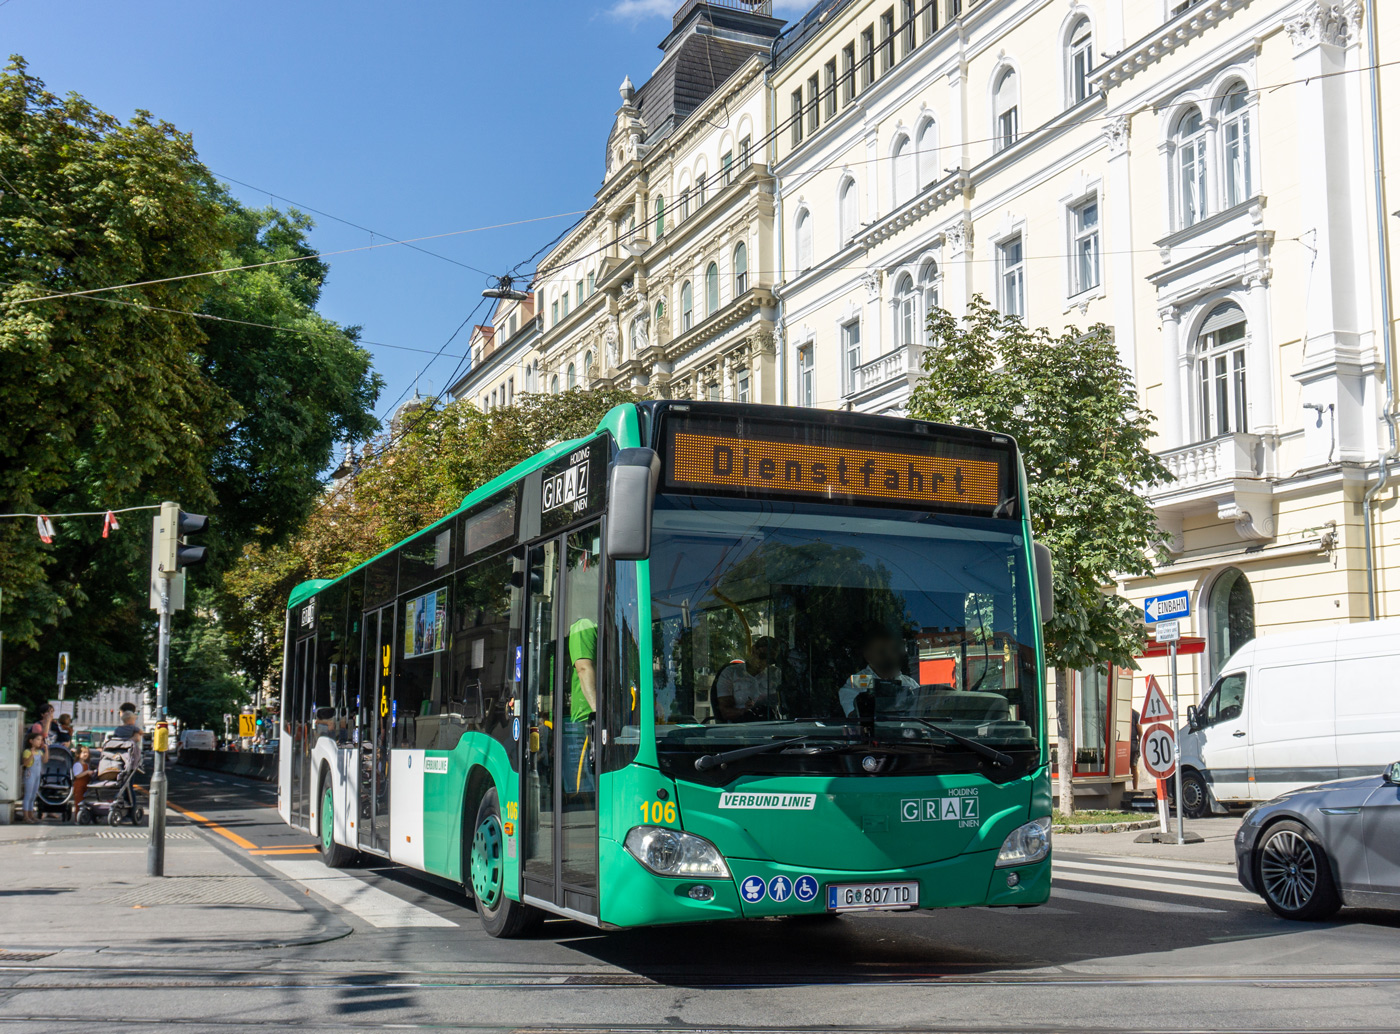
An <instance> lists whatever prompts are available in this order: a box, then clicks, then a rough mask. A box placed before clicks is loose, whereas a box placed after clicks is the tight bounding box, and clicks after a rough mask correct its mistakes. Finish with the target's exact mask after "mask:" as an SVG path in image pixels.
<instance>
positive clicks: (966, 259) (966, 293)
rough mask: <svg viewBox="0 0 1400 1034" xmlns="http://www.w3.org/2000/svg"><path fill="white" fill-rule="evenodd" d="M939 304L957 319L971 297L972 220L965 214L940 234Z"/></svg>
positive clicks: (964, 310) (963, 313)
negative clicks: (941, 239)
mask: <svg viewBox="0 0 1400 1034" xmlns="http://www.w3.org/2000/svg"><path fill="white" fill-rule="evenodd" d="M943 255H944V263H943V297H942V302H943V307H944V308H945V309H947V310H948V311H949V312H951V313H952V314H953V315H954V316H956V317H957V318H958V319H962V318H963V317H964V316H965V315H966V314H967V303H968V301H969V300H971V298H972V221H971V220H970V219H968V218H967V216H966V215H963V216H961V217H960V218H959V219H958V221H957V222H955V223H954V224H953V225H952V226H950V227H948V229H947V230H946V231H945V232H944V234H943Z"/></svg>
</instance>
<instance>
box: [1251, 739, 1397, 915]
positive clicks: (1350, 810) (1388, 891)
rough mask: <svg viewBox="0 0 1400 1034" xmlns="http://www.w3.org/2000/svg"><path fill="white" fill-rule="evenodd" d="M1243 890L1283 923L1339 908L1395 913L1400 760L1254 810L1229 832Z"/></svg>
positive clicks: (1305, 790)
mask: <svg viewBox="0 0 1400 1034" xmlns="http://www.w3.org/2000/svg"><path fill="white" fill-rule="evenodd" d="M1235 866H1236V870H1237V872H1238V875H1239V878H1240V882H1241V883H1242V884H1244V886H1245V888H1246V889H1247V890H1251V891H1253V892H1254V893H1256V894H1258V895H1260V896H1261V897H1263V899H1264V901H1265V903H1266V904H1267V905H1268V906H1269V907H1270V908H1271V909H1273V910H1274V912H1276V913H1277V914H1278V915H1280V916H1283V917H1284V918H1285V919H1325V918H1327V917H1328V916H1330V915H1332V914H1334V913H1335V912H1336V911H1337V909H1339V908H1341V907H1342V906H1343V905H1358V906H1366V907H1371V908H1396V909H1400V761H1397V762H1395V763H1394V764H1392V765H1389V766H1388V767H1386V769H1385V770H1384V771H1382V772H1381V773H1379V774H1377V775H1370V776H1363V777H1360V778H1356V779H1339V780H1336V781H1335V782H1330V783H1322V784H1321V785H1318V786H1309V787H1306V788H1304V789H1301V790H1295V791H1293V792H1292V793H1288V794H1285V795H1284V796H1282V797H1279V798H1278V799H1276V800H1272V801H1269V802H1268V803H1267V804H1262V805H1260V806H1259V807H1257V808H1253V809H1251V810H1250V811H1249V813H1248V814H1246V815H1245V818H1244V822H1243V823H1241V824H1240V828H1239V830H1238V831H1237V832H1236V833H1235Z"/></svg>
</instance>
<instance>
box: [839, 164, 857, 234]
mask: <svg viewBox="0 0 1400 1034" xmlns="http://www.w3.org/2000/svg"><path fill="white" fill-rule="evenodd" d="M837 197H838V203H837V206H836V210H837V217H838V220H839V222H840V226H839V229H840V231H841V242H840V243H841V247H843V248H844V247H845V246H846V245H847V244H849V243H850V242H851V238H852V237H854V236H855V235H856V230H858V229H860V192H859V191H857V190H856V181H855V180H853V179H848V180H845V181H844V182H842V184H841V190H840V193H839V194H838V195H837Z"/></svg>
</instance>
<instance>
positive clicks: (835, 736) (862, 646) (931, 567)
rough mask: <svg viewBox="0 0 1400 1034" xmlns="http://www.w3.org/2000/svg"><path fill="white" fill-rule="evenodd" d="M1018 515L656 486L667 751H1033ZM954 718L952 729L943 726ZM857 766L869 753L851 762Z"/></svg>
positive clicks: (827, 759)
mask: <svg viewBox="0 0 1400 1034" xmlns="http://www.w3.org/2000/svg"><path fill="white" fill-rule="evenodd" d="M1026 552H1027V550H1026V543H1025V541H1024V538H1023V535H1022V525H1021V523H1020V522H1019V521H1016V520H1006V519H996V518H987V517H967V516H954V515H946V514H931V513H927V512H918V511H908V510H892V509H873V508H866V507H860V508H854V507H849V506H835V505H820V504H812V503H806V502H793V503H783V502H754V501H748V500H728V499H716V498H708V497H697V496H688V497H662V498H661V499H659V500H658V503H657V510H656V513H655V522H654V538H653V543H652V552H651V564H650V568H651V593H652V621H653V632H652V643H653V651H654V657H653V673H654V678H653V684H654V686H655V707H656V716H657V750H658V755H659V757H660V759H661V762H662V764H663V766H664V767H667V768H669V769H670V770H671V771H672V772H673V773H674V774H675V775H677V776H678V777H683V778H692V779H693V778H696V771H695V765H694V760H695V759H696V758H697V757H699V756H701V755H703V754H713V753H714V752H716V751H725V750H729V749H732V748H739V747H746V746H754V745H758V744H763V743H765V742H770V741H772V742H774V743H775V747H776V746H777V744H776V741H778V740H798V739H799V738H802V737H805V738H806V739H802V740H800V742H795V743H792V744H790V745H787V746H785V747H782V748H781V749H775V750H774V751H772V752H764V753H761V754H751V755H750V756H748V757H745V758H744V759H743V760H742V761H739V762H737V763H736V765H735V766H726V769H727V774H726V775H725V776H724V778H732V776H733V775H734V774H735V770H736V769H737V771H741V772H784V771H798V772H821V771H825V772H828V773H832V772H839V771H842V770H844V769H845V768H846V767H849V763H850V761H849V760H842V759H845V758H846V757H847V755H850V754H852V753H855V757H854V761H856V762H859V761H860V760H861V758H862V757H863V756H864V757H866V758H867V768H866V769H865V771H866V772H870V771H871V768H870V767H869V765H871V764H884V762H870V761H868V758H869V756H870V755H871V754H872V752H873V753H874V754H877V755H881V756H884V757H888V758H889V759H890V764H889V766H888V770H889V771H891V772H895V771H897V772H900V773H913V772H925V771H938V772H956V771H965V772H972V771H986V770H987V766H988V764H989V762H988V761H987V760H986V758H985V757H984V756H983V754H987V753H991V752H982V754H979V753H978V752H976V751H974V750H971V749H969V748H968V747H967V746H966V744H962V745H959V743H958V742H957V737H963V738H966V739H973V740H977V741H979V742H981V743H985V744H987V745H988V746H992V747H995V748H996V749H997V751H1000V752H1002V753H1003V754H1004V755H1009V756H1011V757H1012V758H1014V759H1015V765H1014V766H1013V767H1014V768H1015V769H1016V771H1015V772H1014V773H1013V772H1010V771H1007V772H1005V773H998V774H997V775H998V777H1000V776H1001V775H1002V774H1004V775H1006V776H1007V777H1011V776H1012V775H1019V774H1024V773H1025V771H1027V769H1028V768H1029V767H1031V766H1033V765H1034V764H1035V763H1036V761H1037V760H1038V758H1039V753H1040V752H1039V741H1038V735H1037V730H1038V728H1039V720H1040V715H1039V701H1040V699H1041V691H1040V678H1039V672H1038V668H1037V662H1036V657H1037V655H1036V648H1035V643H1036V635H1035V631H1034V624H1033V622H1034V617H1033V611H1032V607H1031V593H1032V591H1033V586H1032V581H1031V575H1030V572H1029V570H1028V569H1027V563H1026ZM950 732H951V733H954V734H956V736H949V735H948V733H950ZM855 771H857V772H859V771H860V769H859V768H858V767H857V768H856V770H855Z"/></svg>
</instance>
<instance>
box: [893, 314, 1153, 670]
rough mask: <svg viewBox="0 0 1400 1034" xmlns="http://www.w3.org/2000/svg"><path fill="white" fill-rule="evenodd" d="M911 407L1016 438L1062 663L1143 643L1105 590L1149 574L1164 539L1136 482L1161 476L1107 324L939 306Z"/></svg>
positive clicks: (1114, 657)
mask: <svg viewBox="0 0 1400 1034" xmlns="http://www.w3.org/2000/svg"><path fill="white" fill-rule="evenodd" d="M929 331H930V335H931V338H930V339H931V340H932V341H935V342H937V344H935V345H934V346H933V347H931V348H930V349H929V350H928V351H927V352H926V353H925V356H924V376H923V378H922V379H921V380H920V382H919V383H918V385H916V387H915V389H914V393H913V397H912V399H911V401H910V406H909V413H910V415H911V416H915V417H918V418H920V419H925V420H937V421H942V422H945V423H954V424H964V425H970V426H976V427H985V428H988V429H990V430H994V431H1000V432H1003V433H1005V434H1009V435H1012V436H1014V437H1015V439H1016V441H1017V443H1018V445H1019V446H1020V449H1021V458H1022V460H1023V462H1024V463H1025V466H1026V481H1027V487H1028V491H1029V494H1030V507H1031V525H1032V527H1033V529H1034V531H1035V536H1036V541H1038V542H1041V543H1044V544H1045V545H1047V546H1049V547H1050V551H1051V553H1052V554H1053V556H1054V566H1055V618H1054V620H1053V621H1051V622H1050V623H1049V624H1048V625H1046V626H1045V648H1046V653H1047V657H1048V660H1049V663H1051V664H1053V665H1055V666H1056V667H1059V668H1066V669H1070V670H1074V669H1079V668H1084V667H1087V666H1089V665H1094V664H1118V665H1129V664H1132V663H1133V657H1134V656H1136V655H1137V654H1138V653H1139V652H1140V650H1141V649H1142V644H1143V634H1142V624H1141V621H1140V619H1139V617H1138V615H1137V612H1136V610H1134V609H1133V608H1132V607H1131V606H1129V604H1128V602H1127V601H1126V600H1124V599H1123V598H1122V597H1120V596H1116V595H1114V594H1113V593H1111V592H1108V591H1105V590H1106V589H1107V587H1109V586H1111V585H1113V584H1114V581H1115V578H1116V577H1118V576H1120V575H1146V574H1151V573H1152V569H1153V568H1152V559H1151V555H1152V551H1153V549H1154V547H1156V546H1158V545H1159V544H1160V541H1161V533H1160V531H1159V529H1158V526H1157V518H1156V513H1155V511H1154V510H1153V508H1152V505H1151V503H1149V502H1148V500H1147V498H1146V496H1145V495H1144V494H1143V493H1144V489H1147V488H1151V487H1153V486H1156V485H1161V484H1165V483H1166V482H1167V481H1169V480H1170V479H1171V474H1170V473H1169V472H1168V471H1167V469H1166V467H1165V466H1163V465H1162V462H1161V461H1160V460H1159V459H1158V458H1157V457H1156V455H1155V454H1154V453H1153V452H1152V450H1151V448H1150V442H1151V440H1152V417H1151V414H1149V413H1148V412H1147V411H1146V410H1144V409H1142V408H1141V407H1140V406H1139V405H1138V401H1137V392H1136V391H1135V390H1134V387H1133V380H1132V374H1131V373H1130V372H1129V371H1128V370H1127V368H1125V367H1124V366H1123V364H1122V362H1121V361H1120V360H1119V358H1118V352H1117V350H1116V348H1115V347H1114V343H1113V330H1112V328H1110V327H1107V326H1105V325H1103V324H1096V325H1095V326H1092V327H1090V328H1089V329H1088V330H1086V331H1082V332H1081V331H1080V330H1078V329H1076V328H1074V327H1068V328H1066V329H1065V331H1064V332H1063V333H1061V334H1060V335H1058V336H1056V335H1052V334H1051V333H1050V332H1049V331H1047V330H1045V329H1043V328H1036V329H1032V328H1027V327H1026V326H1025V325H1024V324H1022V322H1021V321H1020V320H1019V319H1018V318H1016V317H1010V316H1004V315H1002V314H1001V313H1000V312H997V311H996V310H995V309H993V308H992V307H991V306H990V305H988V304H987V303H986V301H985V300H984V299H982V298H981V297H978V298H975V299H974V300H973V302H972V304H971V305H970V306H969V308H968V314H967V317H966V318H965V319H964V320H961V321H960V320H958V319H957V318H956V317H954V316H953V315H952V314H950V313H947V312H944V311H936V312H935V313H934V314H933V315H932V316H931V317H930V319H929Z"/></svg>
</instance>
